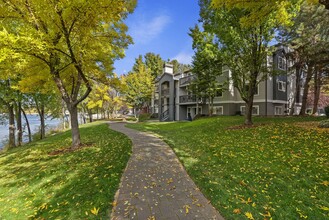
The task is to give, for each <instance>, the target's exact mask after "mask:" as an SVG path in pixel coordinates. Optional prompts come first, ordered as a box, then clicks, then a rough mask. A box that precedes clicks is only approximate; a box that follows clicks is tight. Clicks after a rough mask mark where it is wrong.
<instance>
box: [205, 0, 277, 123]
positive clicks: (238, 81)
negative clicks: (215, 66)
mask: <svg viewBox="0 0 329 220" xmlns="http://www.w3.org/2000/svg"><path fill="white" fill-rule="evenodd" d="M243 2H244V1H243ZM261 2H262V1H261ZM199 3H200V7H201V10H200V17H201V19H200V20H201V22H203V27H204V30H205V31H206V32H208V33H211V34H214V35H215V37H216V39H217V41H218V45H219V46H220V47H221V50H222V51H223V62H224V65H226V66H228V68H229V69H230V70H231V71H232V74H231V77H232V80H233V82H234V86H235V87H236V89H237V90H238V91H239V93H240V96H241V98H242V99H243V100H244V101H245V104H246V114H245V124H247V125H250V124H252V117H251V116H252V108H253V100H254V94H255V92H256V88H257V85H258V84H259V83H260V82H261V81H262V80H264V79H265V78H266V76H267V74H268V72H269V68H268V67H267V66H266V65H264V63H265V62H266V60H267V56H268V55H269V53H270V51H269V49H268V43H269V42H270V41H271V40H272V39H273V38H274V30H275V28H276V27H277V26H278V25H279V24H280V23H282V22H283V21H282V20H281V19H280V18H278V17H277V16H276V13H277V10H273V11H272V12H269V13H263V12H261V11H259V13H261V16H262V17H261V18H260V19H258V20H257V21H255V22H253V21H254V19H253V18H252V17H253V16H256V15H253V13H256V11H255V8H256V9H257V8H258V9H260V8H259V7H256V6H255V5H253V6H252V5H250V4H251V3H250V4H248V3H246V5H244V4H243V3H241V2H240V4H234V3H237V2H236V1H234V0H232V1H227V4H224V2H223V1H217V3H216V2H215V0H214V1H211V0H200V1H199ZM213 3H215V4H214V5H212V4H213ZM257 3H259V2H258V1H257ZM255 4H256V3H255ZM212 6H214V7H212ZM264 10H265V9H264ZM249 19H251V20H249Z"/></svg>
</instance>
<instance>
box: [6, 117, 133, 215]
mask: <svg viewBox="0 0 329 220" xmlns="http://www.w3.org/2000/svg"><path fill="white" fill-rule="evenodd" d="M80 130H81V137H82V141H83V143H93V145H91V146H87V147H85V148H83V149H80V150H77V151H74V152H70V153H65V154H58V155H49V153H50V152H53V151H55V150H59V149H63V148H67V147H69V146H70V141H71V138H70V135H71V134H70V132H64V133H61V134H58V135H55V136H52V137H49V138H47V139H45V140H43V141H38V142H35V143H31V144H28V145H25V146H23V147H21V148H16V149H13V150H11V151H8V152H5V153H2V154H0V219H13V220H16V219H29V218H31V219H104V218H107V217H108V216H109V213H110V212H111V208H112V202H113V198H114V194H115V192H116V190H117V188H118V186H119V182H120V178H121V174H122V172H123V170H124V168H125V166H126V163H127V161H128V159H129V157H130V154H131V142H130V140H129V139H128V138H127V137H125V136H124V135H122V134H120V133H117V132H115V131H112V130H110V129H108V125H107V124H104V123H101V122H97V123H92V124H88V125H84V126H82V127H81V129H80ZM94 208H95V210H97V212H96V211H95V210H94Z"/></svg>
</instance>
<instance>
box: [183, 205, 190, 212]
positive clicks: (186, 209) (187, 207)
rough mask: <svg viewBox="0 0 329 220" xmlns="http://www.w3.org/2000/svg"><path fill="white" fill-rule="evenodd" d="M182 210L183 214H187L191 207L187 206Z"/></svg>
mask: <svg viewBox="0 0 329 220" xmlns="http://www.w3.org/2000/svg"><path fill="white" fill-rule="evenodd" d="M183 208H185V214H188V213H189V209H190V208H191V207H190V206H189V205H184V206H183Z"/></svg>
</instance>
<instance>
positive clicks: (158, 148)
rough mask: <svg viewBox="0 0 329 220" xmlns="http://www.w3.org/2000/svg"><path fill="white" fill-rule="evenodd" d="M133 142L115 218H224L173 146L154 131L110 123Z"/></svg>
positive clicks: (114, 219) (116, 200)
mask: <svg viewBox="0 0 329 220" xmlns="http://www.w3.org/2000/svg"><path fill="white" fill-rule="evenodd" d="M110 128H111V129H113V130H115V131H119V132H121V133H123V134H125V135H127V136H128V137H129V138H130V139H131V140H132V143H133V150H132V155H131V158H130V159H129V162H128V165H127V168H126V170H125V172H124V173H123V176H122V179H121V183H120V187H119V190H118V192H117V193H116V196H115V202H114V208H113V210H112V216H111V219H112V220H122V219H138V220H159V219H160V220H162V219H163V220H164V219H168V220H175V219H178V220H183V219H188V220H191V219H202V220H208V219H209V220H210V219H216V220H217V219H218V220H223V218H222V217H221V216H220V214H219V213H218V212H217V211H216V210H215V209H214V207H213V206H212V205H211V204H210V202H209V201H208V200H207V199H206V198H205V197H204V196H203V194H202V193H201V192H200V191H199V190H198V188H197V187H196V185H195V184H194V183H193V181H192V180H191V178H190V177H189V176H188V175H187V173H186V171H185V169H184V168H183V167H182V165H181V164H180V162H179V161H178V158H177V157H176V155H175V153H174V152H173V150H172V149H171V148H170V147H169V146H168V145H167V144H166V143H164V142H163V141H162V140H160V139H159V138H157V137H155V136H154V135H152V134H149V133H145V132H139V131H136V130H133V129H130V128H126V127H125V123H110Z"/></svg>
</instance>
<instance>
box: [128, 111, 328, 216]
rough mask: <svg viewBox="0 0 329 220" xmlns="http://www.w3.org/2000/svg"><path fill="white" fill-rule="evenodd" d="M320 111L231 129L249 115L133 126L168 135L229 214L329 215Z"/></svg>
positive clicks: (324, 133)
mask: <svg viewBox="0 0 329 220" xmlns="http://www.w3.org/2000/svg"><path fill="white" fill-rule="evenodd" d="M320 119H323V118H315V117H313V118H311V117H306V118H299V117H298V118H295V117H294V118H255V124H256V125H257V124H258V125H260V126H255V127H253V128H244V129H241V128H240V129H228V128H229V127H232V126H236V125H241V124H242V123H243V118H242V117H238V116H235V117H216V118H207V119H201V120H197V121H193V122H174V123H139V124H130V125H129V127H132V128H136V129H139V130H144V131H153V132H155V133H157V134H159V135H160V136H162V137H163V139H164V140H165V141H166V142H167V143H169V145H171V147H172V148H173V149H174V151H175V152H176V154H177V156H178V157H179V159H180V160H181V162H182V163H183V165H184V166H185V168H186V170H187V172H188V173H189V174H190V176H191V177H192V179H193V180H194V181H195V183H196V184H197V185H198V186H199V188H200V189H201V191H202V192H203V193H204V194H205V195H206V197H207V198H209V200H210V201H211V203H212V204H213V205H214V206H215V207H216V208H217V209H218V210H219V212H220V213H221V214H222V215H223V216H224V217H225V218H226V219H248V217H249V219H253V218H254V219H270V218H271V217H272V218H273V219H305V218H308V219H329V194H328V192H329V131H328V130H323V129H319V128H317V127H316V126H314V125H313V126H310V124H309V122H308V121H317V120H320ZM316 123H318V122H316ZM192 208H193V207H192Z"/></svg>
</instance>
